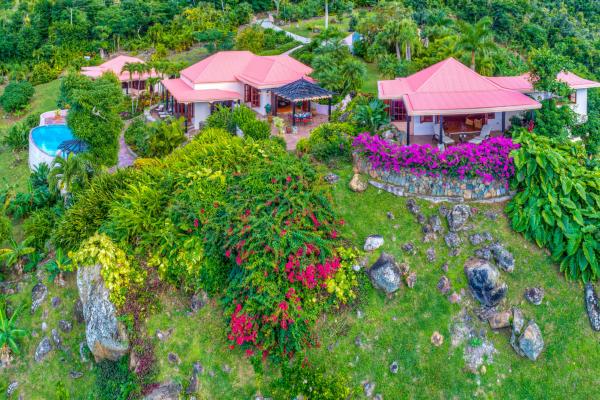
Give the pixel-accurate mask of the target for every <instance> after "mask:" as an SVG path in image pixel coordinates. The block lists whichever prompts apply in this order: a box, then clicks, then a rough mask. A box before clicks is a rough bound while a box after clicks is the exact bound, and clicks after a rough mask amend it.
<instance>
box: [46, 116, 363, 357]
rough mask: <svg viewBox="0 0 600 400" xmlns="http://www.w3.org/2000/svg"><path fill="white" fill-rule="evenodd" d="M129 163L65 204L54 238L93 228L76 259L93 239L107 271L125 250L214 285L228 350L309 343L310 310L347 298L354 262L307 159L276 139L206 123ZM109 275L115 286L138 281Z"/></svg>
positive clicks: (166, 274)
mask: <svg viewBox="0 0 600 400" xmlns="http://www.w3.org/2000/svg"><path fill="white" fill-rule="evenodd" d="M134 171H135V174H132V175H131V176H130V177H129V178H130V179H129V181H128V183H126V184H123V183H121V182H122V181H123V179H118V180H117V181H118V182H119V183H118V184H117V183H116V182H112V178H111V179H109V178H101V179H99V178H95V179H94V180H93V181H92V183H91V186H90V188H89V189H88V190H87V191H84V192H82V193H80V194H78V196H77V199H76V201H75V204H74V205H73V206H72V207H71V208H70V209H69V210H68V211H67V212H66V214H65V218H63V220H62V221H61V223H60V224H59V227H58V229H57V231H56V232H55V235H54V238H55V241H56V242H57V244H58V245H60V246H70V247H71V248H73V247H74V246H77V245H78V240H77V239H76V237H77V236H78V237H83V238H85V237H89V236H91V235H93V234H94V232H96V231H99V232H101V235H100V236H99V235H96V236H93V238H92V239H90V240H91V242H86V243H85V244H84V246H83V247H81V248H80V250H79V252H76V253H75V255H74V259H75V261H77V262H79V263H81V264H86V263H89V262H90V261H89V259H88V258H89V257H90V256H91V255H92V251H94V249H96V248H98V247H100V248H105V249H109V251H108V254H110V260H109V261H108V263H107V264H108V265H110V266H111V268H108V270H109V271H114V268H113V267H112V266H114V265H117V264H119V265H120V269H121V270H123V268H124V269H125V270H127V269H129V270H130V271H131V270H133V271H137V268H134V263H133V257H136V258H137V259H140V258H141V259H143V260H145V261H146V265H147V266H148V267H149V268H151V269H155V270H156V271H157V272H158V276H159V277H160V278H161V279H163V280H165V281H168V282H171V283H174V284H175V285H177V286H178V287H180V288H182V289H185V290H189V291H197V290H198V289H201V288H203V289H206V290H207V291H209V292H211V293H213V294H221V295H222V296H223V297H222V303H223V305H224V309H225V315H226V317H227V319H228V320H229V321H230V328H229V332H228V337H229V339H230V340H231V346H232V348H235V347H240V348H242V349H243V350H245V351H246V352H247V354H255V355H257V357H258V358H260V356H261V355H262V354H270V355H272V356H273V357H274V358H275V359H280V358H281V357H284V356H289V355H292V354H294V353H296V352H298V351H300V350H302V349H304V348H306V346H309V345H310V344H311V343H314V333H313V332H312V331H311V328H312V326H313V324H314V322H315V321H316V319H317V318H318V317H319V316H320V315H321V314H322V312H323V311H325V310H326V309H328V308H329V307H331V306H336V305H338V304H341V303H343V302H345V301H348V300H349V299H351V298H352V297H353V290H354V286H355V284H356V280H355V279H354V272H353V271H352V270H351V265H352V262H351V261H350V260H349V259H348V257H347V256H346V255H343V254H342V251H340V250H338V249H337V246H338V245H339V238H338V233H337V228H338V225H339V224H340V223H341V222H340V221H337V220H336V217H335V215H334V214H333V212H332V209H331V206H330V204H329V202H328V199H327V197H326V195H325V193H324V192H322V191H321V189H320V188H319V187H318V185H319V182H320V180H319V179H318V175H317V174H316V172H315V171H314V170H313V168H312V167H311V165H310V164H309V163H308V161H307V160H299V159H297V158H296V157H294V156H293V155H290V154H288V153H287V152H286V151H285V150H284V149H283V148H282V147H281V146H280V145H279V144H278V143H275V142H273V141H261V142H257V141H254V140H243V139H241V138H238V137H235V136H232V135H231V134H229V133H228V132H226V131H224V130H221V129H215V128H207V129H205V130H204V131H203V132H202V134H201V135H198V136H197V137H196V138H195V139H194V140H193V141H191V142H190V143H189V144H188V145H186V146H184V147H182V148H179V149H176V150H175V151H174V152H173V153H171V154H170V155H168V156H167V157H165V158H163V159H162V160H155V161H153V162H151V163H142V164H140V165H138V166H136V169H135V170H134ZM96 186H98V188H96ZM105 192H108V193H105ZM94 193H98V195H97V196H94ZM90 197H96V198H95V199H94V200H90V199H89V198H90ZM98 197H100V198H102V200H98V199H97V198H98ZM89 209H92V210H93V211H92V212H89V214H92V216H90V215H87V214H85V213H86V212H87V210H89ZM103 242H106V243H104V244H102V243H103ZM117 243H118V247H117V245H116V244H117ZM100 244H102V246H100ZM80 252H83V254H82V255H78V253H80ZM123 252H126V253H127V254H125V256H123ZM338 253H339V254H338ZM103 254H104V253H103ZM107 257H108V256H107ZM82 258H83V259H85V260H86V262H83V263H82V262H80V259H82ZM115 259H117V260H118V259H121V261H115ZM125 259H127V260H130V261H128V262H125V261H124V260H125ZM140 261H141V260H140ZM123 266H125V267H123ZM126 276H129V273H126ZM135 276H137V275H135ZM105 279H106V280H107V281H109V282H113V283H114V285H113V287H114V288H115V289H116V292H117V294H118V293H123V292H122V290H123V287H127V286H128V285H131V284H134V285H135V284H136V282H137V281H136V279H133V278H131V279H129V280H127V279H125V277H122V278H121V277H120V275H119V276H118V279H117V278H114V277H105ZM113 283H111V285H112V284H113ZM244 324H250V325H249V327H248V326H247V325H244ZM247 327H248V329H246V328H247Z"/></svg>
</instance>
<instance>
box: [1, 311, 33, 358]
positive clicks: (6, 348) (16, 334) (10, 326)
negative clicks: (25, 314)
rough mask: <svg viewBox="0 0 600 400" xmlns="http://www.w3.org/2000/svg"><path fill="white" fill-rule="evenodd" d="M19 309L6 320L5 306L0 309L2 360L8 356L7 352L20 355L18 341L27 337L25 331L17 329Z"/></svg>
mask: <svg viewBox="0 0 600 400" xmlns="http://www.w3.org/2000/svg"><path fill="white" fill-rule="evenodd" d="M19 312H20V309H17V310H15V311H14V312H13V314H12V316H11V317H10V318H8V316H7V315H6V304H2V306H1V307H0V357H1V358H2V360H4V359H5V357H6V356H7V355H8V352H13V353H14V354H17V355H18V354H21V349H20V347H19V340H20V339H22V338H24V337H25V336H27V331H26V330H24V329H21V328H19V327H17V318H19Z"/></svg>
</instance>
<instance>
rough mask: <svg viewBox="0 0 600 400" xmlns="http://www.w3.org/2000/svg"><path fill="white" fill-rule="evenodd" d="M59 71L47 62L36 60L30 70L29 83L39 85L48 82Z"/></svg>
mask: <svg viewBox="0 0 600 400" xmlns="http://www.w3.org/2000/svg"><path fill="white" fill-rule="evenodd" d="M59 72H60V71H58V70H55V69H53V68H52V67H50V65H48V63H47V62H44V61H42V62H38V63H36V64H35V65H34V66H33V69H32V70H31V83H32V84H34V85H40V84H42V83H48V82H50V81H52V80H54V79H56V78H57V77H58V74H59Z"/></svg>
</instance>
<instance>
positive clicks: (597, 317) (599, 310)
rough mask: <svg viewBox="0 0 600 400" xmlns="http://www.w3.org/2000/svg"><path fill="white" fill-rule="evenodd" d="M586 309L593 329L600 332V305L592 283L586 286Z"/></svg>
mask: <svg viewBox="0 0 600 400" xmlns="http://www.w3.org/2000/svg"><path fill="white" fill-rule="evenodd" d="M585 308H586V310H587V315H588V318H589V319H590V324H591V325H592V329H593V330H595V331H600V306H599V305H598V297H597V296H596V292H595V290H594V286H592V284H591V283H590V282H588V283H586V284H585Z"/></svg>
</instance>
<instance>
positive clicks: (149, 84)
mask: <svg viewBox="0 0 600 400" xmlns="http://www.w3.org/2000/svg"><path fill="white" fill-rule="evenodd" d="M160 81H161V79H160V77H158V76H152V77H150V78H148V80H147V81H146V83H147V85H146V86H147V87H148V91H149V92H150V104H152V103H153V101H154V86H156V85H157V84H158V83H159V82H160Z"/></svg>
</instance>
